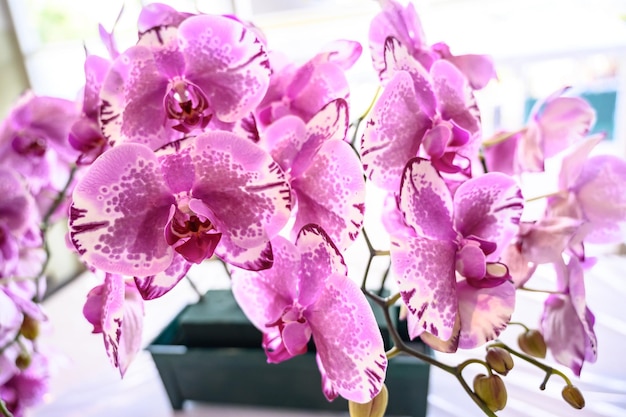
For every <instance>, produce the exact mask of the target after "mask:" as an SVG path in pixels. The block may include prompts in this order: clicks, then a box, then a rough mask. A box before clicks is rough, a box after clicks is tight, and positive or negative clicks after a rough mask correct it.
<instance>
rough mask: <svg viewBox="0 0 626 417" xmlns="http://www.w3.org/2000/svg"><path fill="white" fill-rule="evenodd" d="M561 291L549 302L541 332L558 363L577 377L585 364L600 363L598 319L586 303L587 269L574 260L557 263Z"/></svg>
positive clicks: (552, 295)
mask: <svg viewBox="0 0 626 417" xmlns="http://www.w3.org/2000/svg"><path fill="white" fill-rule="evenodd" d="M554 268H555V270H556V274H557V287H558V288H557V291H560V292H561V294H558V293H555V294H550V295H549V296H548V298H547V299H546V301H545V304H544V311H543V315H542V316H541V331H542V334H543V337H544V339H545V341H546V344H547V346H548V348H549V349H550V352H551V353H552V356H554V359H555V360H556V361H557V362H558V363H560V364H562V365H565V366H567V367H569V368H570V369H571V370H572V372H574V373H575V374H576V375H577V376H580V371H581V370H582V366H583V364H584V363H585V362H595V361H596V359H597V354H598V352H597V340H596V335H595V332H594V330H593V326H594V323H595V317H594V315H593V314H592V313H591V311H590V310H589V308H588V307H587V303H586V301H585V282H584V274H583V266H582V265H581V263H580V262H579V261H578V258H577V257H575V256H573V257H571V258H570V259H569V262H568V263H567V264H565V262H564V261H563V260H561V261H560V262H555V263H554Z"/></svg>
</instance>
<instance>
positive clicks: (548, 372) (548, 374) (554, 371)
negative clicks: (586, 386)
mask: <svg viewBox="0 0 626 417" xmlns="http://www.w3.org/2000/svg"><path fill="white" fill-rule="evenodd" d="M489 347H499V348H502V349H504V350H506V351H508V352H509V353H510V354H512V355H515V356H517V357H518V358H520V359H523V360H525V361H526V362H528V363H530V364H531V365H534V366H536V367H537V368H539V369H541V370H542V371H544V372H545V373H546V376H545V378H544V379H543V382H542V383H541V385H540V386H539V389H540V390H542V391H543V390H545V389H546V384H547V383H548V380H549V379H550V377H551V376H552V375H553V374H556V375H558V376H560V377H561V378H563V380H564V381H565V383H566V384H567V385H572V382H571V381H570V379H569V378H568V377H567V375H565V374H564V373H563V372H561V371H559V370H558V369H555V368H553V367H551V366H548V365H546V364H544V363H542V362H540V361H538V360H537V359H535V358H533V357H531V356H528V355H526V354H524V353H522V352H518V351H517V350H515V349H513V348H512V347H510V346H509V345H507V344H505V343H504V342H501V341H498V342H496V343H493V344H491V345H489Z"/></svg>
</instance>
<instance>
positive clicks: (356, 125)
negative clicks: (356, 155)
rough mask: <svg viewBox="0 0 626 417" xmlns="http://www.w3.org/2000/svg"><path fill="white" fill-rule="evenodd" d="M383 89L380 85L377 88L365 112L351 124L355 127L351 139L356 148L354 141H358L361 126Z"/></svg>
mask: <svg viewBox="0 0 626 417" xmlns="http://www.w3.org/2000/svg"><path fill="white" fill-rule="evenodd" d="M381 91H382V87H381V86H378V88H377V89H376V92H375V93H374V97H373V98H372V101H371V102H370V105H369V106H368V107H367V109H365V111H364V112H363V114H361V115H360V116H359V118H358V119H356V121H354V122H352V123H351V124H350V127H352V128H354V131H353V132H352V139H350V145H352V147H353V148H354V143H355V142H356V137H357V134H358V132H359V127H360V126H361V123H362V122H363V120H365V118H366V117H367V115H368V114H369V113H370V111H372V108H373V107H374V104H376V100H378V96H379V95H380V92H381ZM355 149H356V148H355Z"/></svg>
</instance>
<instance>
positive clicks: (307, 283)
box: [296, 224, 348, 307]
mask: <svg viewBox="0 0 626 417" xmlns="http://www.w3.org/2000/svg"><path fill="white" fill-rule="evenodd" d="M296 246H297V248H298V251H299V252H300V253H301V254H302V265H301V269H300V273H299V279H298V284H297V288H298V297H297V300H298V303H299V304H300V305H301V306H304V307H305V306H308V305H310V304H311V303H313V302H314V301H315V300H316V299H317V298H318V297H319V296H320V292H321V291H322V288H323V287H324V285H325V283H326V278H327V277H329V276H331V275H334V274H338V275H347V273H348V270H347V268H346V264H345V262H344V259H343V256H341V253H340V251H339V249H337V246H335V244H334V243H333V242H332V240H331V238H330V236H329V235H328V234H326V232H325V231H324V229H322V228H321V227H319V226H318V225H314V224H309V225H306V226H305V227H303V228H302V230H300V233H299V234H298V238H297V241H296Z"/></svg>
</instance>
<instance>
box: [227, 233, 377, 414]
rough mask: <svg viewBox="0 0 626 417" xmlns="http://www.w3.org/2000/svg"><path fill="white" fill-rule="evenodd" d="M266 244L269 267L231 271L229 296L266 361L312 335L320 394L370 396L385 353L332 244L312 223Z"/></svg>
mask: <svg viewBox="0 0 626 417" xmlns="http://www.w3.org/2000/svg"><path fill="white" fill-rule="evenodd" d="M272 244H273V247H274V254H275V264H274V267H273V268H271V269H268V270H265V271H260V272H249V271H244V270H235V271H233V274H232V275H233V281H232V283H233V287H232V288H233V294H234V296H235V299H236V300H237V302H238V304H239V306H240V307H241V308H242V310H243V311H244V313H245V314H246V315H247V316H248V318H249V319H250V321H251V322H252V323H253V324H254V325H255V326H256V327H257V328H258V329H260V330H261V331H262V332H263V346H264V348H265V351H266V353H267V358H268V362H270V363H278V362H282V361H284V360H287V359H289V358H292V357H294V356H296V355H300V354H303V353H305V352H306V351H307V344H308V342H309V339H310V338H311V337H312V338H313V342H314V343H315V347H316V351H317V360H318V364H319V368H320V372H321V373H322V385H323V390H324V394H325V395H326V398H327V399H328V400H329V401H330V400H333V399H334V398H336V397H337V395H341V396H342V397H344V398H346V399H348V400H351V401H355V402H359V403H365V402H368V401H370V400H371V399H372V398H374V397H375V396H376V395H377V394H378V392H380V390H381V388H382V385H383V382H384V380H385V372H386V368H387V358H386V356H385V350H384V346H383V340H382V336H381V333H380V330H379V328H378V325H377V323H376V319H375V317H374V314H373V312H372V309H371V307H370V306H369V304H368V302H367V300H366V299H365V296H364V294H363V293H362V292H361V290H360V289H359V287H358V286H357V285H356V283H355V282H353V281H352V280H351V279H349V278H348V276H347V268H346V265H345V263H344V260H343V257H342V256H341V254H340V252H339V250H338V248H337V247H336V246H335V245H334V244H333V243H332V241H331V240H330V238H329V236H328V235H327V234H326V233H325V232H324V231H323V230H322V229H321V228H320V227H318V226H316V225H307V226H305V227H304V228H303V229H302V230H301V231H300V233H299V235H298V238H297V240H296V243H295V245H294V244H292V243H291V242H289V241H288V240H286V239H285V238H283V237H280V236H278V237H276V238H275V239H274V240H273V241H272Z"/></svg>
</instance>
